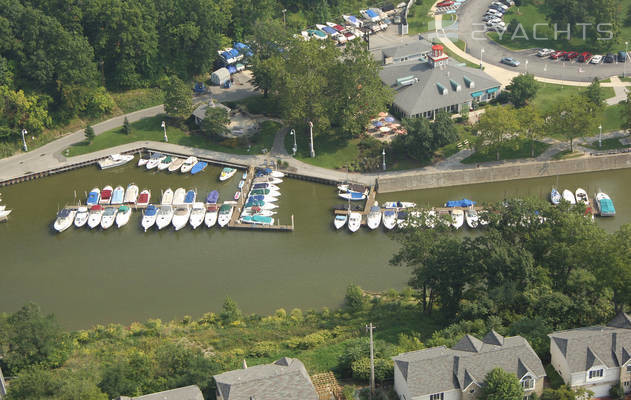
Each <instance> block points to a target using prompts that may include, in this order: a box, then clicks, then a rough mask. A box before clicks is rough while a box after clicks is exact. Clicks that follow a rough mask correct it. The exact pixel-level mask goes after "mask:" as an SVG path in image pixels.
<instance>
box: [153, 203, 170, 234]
mask: <svg viewBox="0 0 631 400" xmlns="http://www.w3.org/2000/svg"><path fill="white" fill-rule="evenodd" d="M173 212H174V211H173V206H171V205H170V204H164V205H161V206H160V207H158V216H157V217H156V226H157V227H158V230H160V229H162V228H166V227H167V226H169V225H170V224H171V221H172V220H173Z"/></svg>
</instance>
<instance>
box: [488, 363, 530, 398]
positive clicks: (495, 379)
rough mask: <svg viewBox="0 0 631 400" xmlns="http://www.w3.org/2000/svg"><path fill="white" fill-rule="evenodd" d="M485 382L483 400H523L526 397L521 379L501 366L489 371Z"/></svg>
mask: <svg viewBox="0 0 631 400" xmlns="http://www.w3.org/2000/svg"><path fill="white" fill-rule="evenodd" d="M484 383H485V384H484V385H483V386H482V394H481V395H480V399H481V400H521V399H522V398H523V397H524V390H523V389H522V387H521V383H520V382H519V379H517V377H516V376H515V375H513V374H511V373H508V372H506V371H504V370H503V369H501V368H495V369H493V370H492V371H491V372H489V373H488V374H487V375H486V378H485V380H484Z"/></svg>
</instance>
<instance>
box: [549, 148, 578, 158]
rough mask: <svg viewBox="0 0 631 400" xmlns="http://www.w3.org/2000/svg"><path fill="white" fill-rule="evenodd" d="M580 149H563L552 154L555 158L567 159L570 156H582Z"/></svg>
mask: <svg viewBox="0 0 631 400" xmlns="http://www.w3.org/2000/svg"><path fill="white" fill-rule="evenodd" d="M582 155H583V153H581V152H580V151H570V150H561V151H559V152H558V153H556V154H554V155H553V156H552V159H553V160H567V159H569V158H576V157H580V156H582Z"/></svg>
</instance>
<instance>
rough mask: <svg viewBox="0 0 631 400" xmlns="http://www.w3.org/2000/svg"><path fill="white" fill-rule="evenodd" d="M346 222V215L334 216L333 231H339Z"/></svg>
mask: <svg viewBox="0 0 631 400" xmlns="http://www.w3.org/2000/svg"><path fill="white" fill-rule="evenodd" d="M346 221H348V214H336V215H335V219H333V226H334V227H335V229H340V228H341V227H343V226H344V225H346Z"/></svg>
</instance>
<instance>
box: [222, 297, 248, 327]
mask: <svg viewBox="0 0 631 400" xmlns="http://www.w3.org/2000/svg"><path fill="white" fill-rule="evenodd" d="M219 317H220V318H221V321H222V322H223V324H224V325H229V324H231V323H233V322H237V321H240V320H241V319H242V318H243V313H242V312H241V310H240V309H239V306H238V305H237V303H235V301H234V300H232V299H231V298H230V297H229V296H228V297H226V300H225V301H224V303H223V307H222V311H221V314H219Z"/></svg>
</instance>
